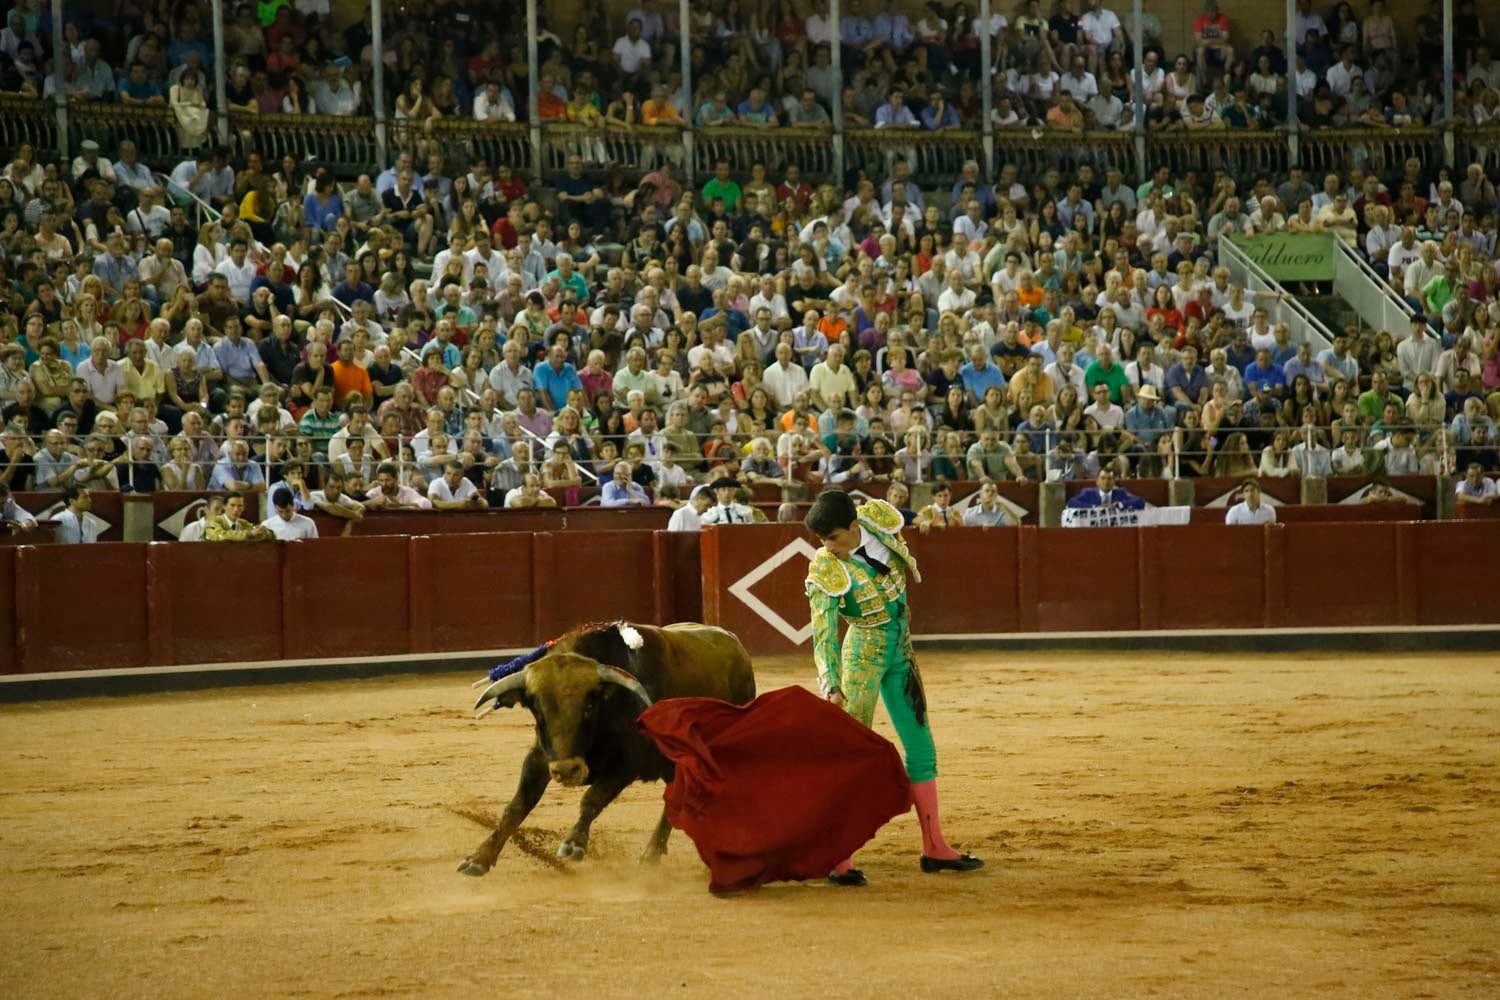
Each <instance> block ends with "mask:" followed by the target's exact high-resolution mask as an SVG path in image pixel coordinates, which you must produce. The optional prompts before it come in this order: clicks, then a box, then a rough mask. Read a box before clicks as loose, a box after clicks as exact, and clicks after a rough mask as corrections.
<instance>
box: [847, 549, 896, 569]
mask: <svg viewBox="0 0 1500 1000" xmlns="http://www.w3.org/2000/svg"><path fill="white" fill-rule="evenodd" d="M854 554H855V555H857V556H859V557H860V558H861V559H863V560H864V561H865V562H866V563H868V564H869V565H870V568H871V569H873V570H874V571H875V573H876V575H877V576H885V575H886V574H887V573H889V572H890V571H891V568H890V567H889V566H887V565H886V564H885V563H883V562H881V561H880V560H879V559H876V558H875V557H874V556H872V555H870V553H869V551H868V550H867V549H866V548H865V547H864V546H863V545H861V546H860V547H859V548H857V549H855V550H854Z"/></svg>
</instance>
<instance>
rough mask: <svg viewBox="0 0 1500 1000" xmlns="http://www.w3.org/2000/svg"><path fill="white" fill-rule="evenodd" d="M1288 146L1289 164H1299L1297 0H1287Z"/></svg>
mask: <svg viewBox="0 0 1500 1000" xmlns="http://www.w3.org/2000/svg"><path fill="white" fill-rule="evenodd" d="M1286 146H1287V153H1288V159H1287V162H1288V163H1289V164H1292V165H1294V166H1295V165H1296V164H1297V162H1298V144H1297V0H1286Z"/></svg>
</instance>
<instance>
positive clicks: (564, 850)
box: [557, 840, 588, 861]
mask: <svg viewBox="0 0 1500 1000" xmlns="http://www.w3.org/2000/svg"><path fill="white" fill-rule="evenodd" d="M587 853H588V848H586V847H581V846H579V845H578V844H575V843H573V842H572V841H571V840H565V841H563V842H562V843H561V844H559V845H557V856H558V857H559V858H561V859H562V860H564V861H582V860H583V856H584V855H585V854H587Z"/></svg>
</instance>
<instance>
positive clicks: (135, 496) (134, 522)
mask: <svg viewBox="0 0 1500 1000" xmlns="http://www.w3.org/2000/svg"><path fill="white" fill-rule="evenodd" d="M120 499H121V501H122V503H121V504H120V507H121V509H122V511H123V514H122V518H123V523H122V524H121V525H120V534H121V539H120V540H121V541H125V542H149V541H151V540H152V539H153V538H155V537H156V513H155V507H154V506H153V505H152V503H151V494H149V493H125V494H122V495H121V497H120Z"/></svg>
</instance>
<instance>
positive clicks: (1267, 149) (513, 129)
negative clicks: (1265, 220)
mask: <svg viewBox="0 0 1500 1000" xmlns="http://www.w3.org/2000/svg"><path fill="white" fill-rule="evenodd" d="M69 114H70V118H71V122H70V126H69V131H70V132H72V133H73V135H74V138H83V137H84V136H85V135H86V133H87V132H89V131H90V130H98V131H110V132H112V134H118V135H120V136H121V137H126V136H128V137H130V138H134V139H136V141H137V143H138V145H141V146H142V150H141V152H142V156H143V158H146V159H148V160H151V161H160V162H165V161H166V160H167V159H169V158H171V157H173V156H176V155H178V154H179V150H180V144H179V142H178V136H177V131H176V121H175V118H174V116H173V115H172V113H171V109H170V108H165V107H149V108H147V107H139V106H132V107H122V106H120V105H118V104H106V103H100V102H78V103H76V104H70V105H69ZM229 125H230V128H231V131H233V132H235V133H237V134H239V135H241V136H244V137H247V138H248V139H249V140H250V141H251V142H252V143H253V144H254V145H255V146H256V147H257V148H258V149H259V151H260V152H261V153H262V154H263V155H264V156H266V157H267V158H268V159H272V158H276V157H279V156H281V155H282V154H283V153H290V154H292V155H295V156H297V157H298V158H299V159H306V158H308V157H312V158H315V159H318V160H321V161H323V162H326V163H329V164H331V165H332V166H334V167H335V168H336V169H337V170H339V171H340V172H341V173H342V174H352V173H357V172H363V171H367V170H371V169H374V168H377V167H379V166H380V164H377V163H376V162H375V160H376V155H377V151H376V146H375V141H374V131H375V129H374V125H375V122H374V119H373V118H371V117H368V116H363V115H322V114H317V115H307V114H251V113H247V112H243V111H235V112H231V113H230V115H229ZM392 129H393V134H394V135H395V136H396V137H397V138H398V142H400V141H405V142H407V143H411V144H419V143H430V144H432V145H433V146H434V147H436V148H438V149H442V148H444V147H452V146H463V147H465V148H467V149H468V150H469V151H470V153H471V154H477V155H481V156H484V157H485V158H486V159H488V160H490V161H491V162H505V163H509V164H510V166H512V167H513V168H515V169H517V170H518V171H524V170H530V169H531V168H532V167H533V166H534V164H532V163H531V154H532V150H531V144H530V142H529V141H528V126H527V125H526V124H525V123H519V122H476V121H473V120H471V119H468V118H443V119H437V120H434V121H432V122H430V123H425V122H424V123H415V122H405V121H403V122H400V123H392ZM686 131H687V132H689V133H690V134H691V135H692V137H693V142H694V146H695V149H696V150H697V157H696V158H697V160H698V164H699V165H700V166H702V165H704V164H707V165H709V166H711V165H712V160H713V159H714V158H715V157H718V156H726V155H727V156H729V157H730V158H731V159H732V160H733V161H734V162H735V164H736V166H737V167H738V168H740V169H748V167H749V160H748V159H747V158H750V157H753V158H758V159H763V160H764V161H765V162H766V163H767V164H768V166H769V165H772V164H776V163H781V162H795V163H797V164H798V165H799V166H801V167H802V168H803V170H804V173H807V174H808V175H809V176H810V177H819V178H826V179H834V178H831V176H830V175H831V171H832V165H833V160H832V156H831V153H830V147H831V141H830V140H831V138H832V135H833V133H832V130H831V129H829V128H826V127H822V128H820V127H815V126H792V127H778V128H749V127H744V126H739V125H726V126H708V127H702V128H700V127H696V126H689V127H688V128H687V129H686ZM542 135H543V146H544V150H545V151H544V154H543V155H544V157H546V158H548V159H552V158H555V157H556V155H557V153H558V152H559V151H561V150H562V149H563V148H566V147H568V146H570V145H571V146H575V147H576V146H577V145H578V144H579V143H580V142H586V141H589V136H590V135H592V137H594V138H597V139H598V140H600V141H601V142H602V143H603V145H604V146H605V148H606V149H607V150H608V151H610V152H611V153H614V152H616V151H619V150H635V151H641V150H644V149H646V148H658V147H666V148H667V151H668V152H670V151H671V148H672V147H674V146H675V145H676V144H677V140H678V138H679V137H680V136H681V135H682V132H681V131H679V130H678V129H676V128H672V127H660V126H641V125H637V126H626V127H620V126H606V127H604V128H599V129H593V130H585V129H582V128H581V127H580V126H577V125H573V124H570V123H567V122H551V123H543V125H542ZM843 135H844V138H845V141H846V142H847V144H848V146H849V148H850V151H851V152H852V153H854V154H855V155H856V156H858V157H861V158H871V157H883V156H884V155H885V154H886V153H887V152H897V151H899V150H903V149H906V148H912V147H915V149H916V152H917V156H918V162H919V165H921V166H930V167H932V168H934V169H939V168H940V169H942V170H943V171H945V172H946V171H947V170H948V168H949V166H950V165H952V164H954V163H961V159H960V158H969V157H973V158H975V159H981V158H982V156H981V151H982V149H983V135H982V133H981V132H980V131H979V130H978V129H974V128H965V129H950V130H943V131H937V132H934V131H929V130H926V129H911V130H905V129H898V130H891V129H873V128H846V129H845V130H844V133H843ZM992 135H993V139H994V144H995V148H996V152H997V154H998V157H999V161H1000V162H1005V161H1006V160H1007V159H1010V160H1018V161H1020V162H1021V164H1022V165H1024V166H1026V167H1028V168H1029V167H1031V166H1033V165H1037V166H1040V165H1043V164H1051V163H1056V162H1059V161H1064V162H1066V161H1075V162H1083V161H1085V160H1093V161H1098V162H1103V163H1110V164H1114V165H1119V166H1120V167H1121V169H1122V170H1126V172H1127V174H1128V173H1129V169H1127V168H1132V167H1133V168H1139V166H1140V164H1139V163H1138V162H1137V157H1138V152H1140V151H1142V150H1143V152H1144V155H1145V156H1146V161H1147V163H1148V164H1150V163H1161V162H1166V163H1168V164H1170V165H1173V166H1174V167H1176V168H1179V169H1188V168H1194V169H1206V168H1213V169H1219V168H1223V169H1228V170H1230V171H1231V172H1240V173H1252V172H1254V171H1257V170H1264V169H1275V168H1277V167H1280V166H1282V165H1285V164H1287V163H1289V162H1290V154H1291V147H1290V140H1291V139H1292V138H1293V137H1295V138H1296V139H1297V141H1298V148H1299V150H1300V153H1301V161H1302V162H1303V163H1304V164H1305V165H1306V166H1308V168H1309V169H1310V170H1315V171H1321V170H1325V169H1339V168H1341V167H1344V166H1347V165H1349V164H1350V163H1351V162H1352V163H1362V162H1368V163H1371V164H1377V165H1381V166H1383V167H1389V166H1392V165H1394V164H1398V163H1399V162H1400V161H1401V159H1404V158H1406V157H1408V156H1416V157H1417V158H1419V159H1421V160H1423V161H1425V162H1426V163H1427V164H1429V165H1432V164H1435V163H1437V162H1438V161H1440V160H1441V159H1442V158H1443V153H1444V149H1443V144H1444V140H1445V138H1446V137H1448V136H1450V135H1451V136H1454V137H1456V139H1457V141H1458V142H1460V143H1461V144H1462V146H1463V147H1464V149H1463V151H1464V152H1465V153H1466V154H1468V158H1471V159H1479V158H1496V157H1497V156H1500V132H1497V130H1496V129H1495V128H1493V127H1486V126H1473V125H1466V124H1455V125H1454V126H1453V128H1452V131H1451V132H1446V133H1445V132H1444V130H1443V129H1441V128H1438V127H1419V128H1343V129H1310V128H1306V127H1299V128H1297V129H1295V130H1292V129H1274V130H1272V129H1259V130H1257V129H1245V130H1238V129H1203V130H1199V131H1193V132H1188V131H1183V130H1171V131H1148V132H1146V133H1145V134H1144V135H1141V136H1137V135H1136V134H1135V133H1134V132H1130V131H1114V132H1110V131H1089V132H1083V133H1077V132H1062V131H1055V130H1051V129H1048V128H1045V127H1020V128H998V129H995V130H994V132H993V133H992ZM58 138H59V137H58V135H57V129H56V125H55V115H54V108H53V105H52V104H51V102H49V101H44V100H41V99H28V98H20V97H12V96H10V95H6V96H5V97H4V98H0V142H3V143H4V144H6V145H16V144H19V142H20V141H29V142H32V143H33V144H40V145H42V146H47V145H51V146H56V145H57V140H58ZM6 140H15V141H10V142H6ZM1138 141H1139V142H1140V143H1143V147H1141V148H1139V149H1138V147H1137V142H1138ZM742 161H744V162H742Z"/></svg>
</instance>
